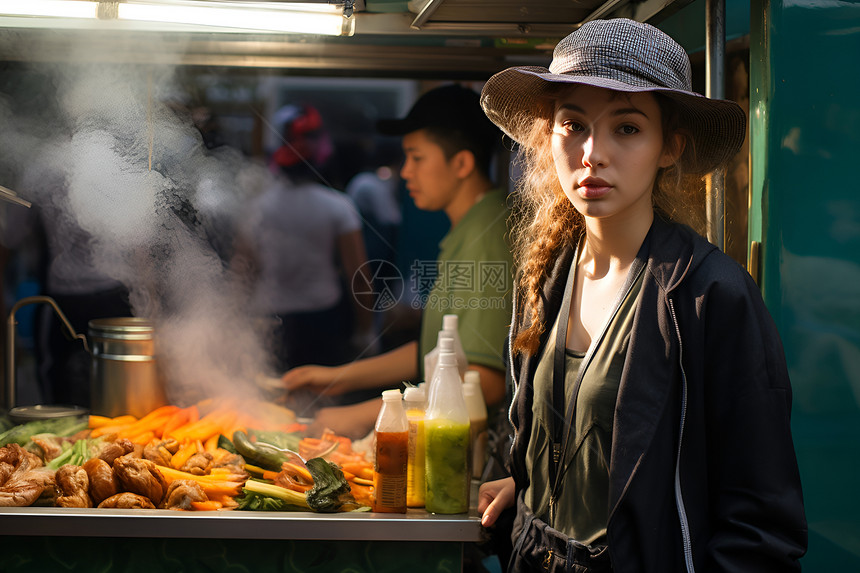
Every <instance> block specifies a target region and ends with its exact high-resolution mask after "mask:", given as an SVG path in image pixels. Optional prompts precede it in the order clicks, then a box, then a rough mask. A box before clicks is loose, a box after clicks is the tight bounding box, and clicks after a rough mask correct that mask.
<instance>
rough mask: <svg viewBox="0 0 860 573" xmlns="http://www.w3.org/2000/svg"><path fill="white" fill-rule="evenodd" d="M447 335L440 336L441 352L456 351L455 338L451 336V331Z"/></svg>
mask: <svg viewBox="0 0 860 573" xmlns="http://www.w3.org/2000/svg"><path fill="white" fill-rule="evenodd" d="M445 334H446V335H447V336H445V337H444V338H442V337H441V336H440V337H439V342H438V345H439V352H454V339H453V338H452V337H451V333H450V332H446V333H445Z"/></svg>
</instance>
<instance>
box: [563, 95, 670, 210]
mask: <svg viewBox="0 0 860 573" xmlns="http://www.w3.org/2000/svg"><path fill="white" fill-rule="evenodd" d="M552 153H553V160H554V162H555V169H556V173H557V174H558V178H559V181H560V183H561V187H562V189H563V190H564V193H565V195H567V197H568V199H570V202H571V203H573V206H574V207H575V208H576V210H577V211H579V212H580V213H582V215H583V216H585V217H586V218H589V217H591V218H597V219H608V218H619V217H620V218H622V219H623V218H626V217H627V216H634V217H635V216H638V215H643V216H647V217H650V216H651V210H652V206H651V191H652V188H653V186H654V180H655V179H656V176H657V171H658V169H659V168H661V167H668V166H669V165H671V164H672V162H673V160H674V158H673V157H672V155H671V154H670V153H668V152H666V151H665V150H664V145H663V128H662V118H661V113H660V106H659V105H658V104H657V100H656V99H655V98H654V96H653V95H651V94H649V93H634V94H624V93H620V92H615V91H612V90H607V89H602V88H595V87H591V86H571V87H569V88H566V89H565V91H563V92H562V93H561V94H560V95H559V97H558V99H557V100H556V102H555V114H554V117H553V128H552Z"/></svg>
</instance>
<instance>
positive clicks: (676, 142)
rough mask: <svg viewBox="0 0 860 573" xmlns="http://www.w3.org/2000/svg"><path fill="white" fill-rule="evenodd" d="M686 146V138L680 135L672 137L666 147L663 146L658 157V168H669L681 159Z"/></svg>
mask: <svg viewBox="0 0 860 573" xmlns="http://www.w3.org/2000/svg"><path fill="white" fill-rule="evenodd" d="M686 145H687V138H685V137H684V135H683V134H681V133H676V134H675V135H673V136H672V137H671V138H670V139H669V141H668V142H667V143H666V145H664V146H663V154H662V155H661V156H660V161H659V163H658V165H659V166H660V167H664V168H665V167H669V166H671V165H672V164H674V163H675V162H676V161H678V160H679V159H680V158H681V155H682V154H683V153H684V147H686Z"/></svg>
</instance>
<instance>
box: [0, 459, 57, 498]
mask: <svg viewBox="0 0 860 573" xmlns="http://www.w3.org/2000/svg"><path fill="white" fill-rule="evenodd" d="M10 468H11V471H10ZM0 478H2V481H0V507H26V506H29V505H32V504H33V502H35V501H36V500H37V499H39V496H41V495H42V492H43V491H45V489H47V488H53V487H54V485H56V481H55V480H54V472H53V470H49V469H47V468H45V467H42V460H41V459H39V456H37V455H35V454H31V453H30V452H28V451H27V450H25V449H24V448H22V447H21V446H19V445H18V444H9V445H8V446H4V447H2V448H0Z"/></svg>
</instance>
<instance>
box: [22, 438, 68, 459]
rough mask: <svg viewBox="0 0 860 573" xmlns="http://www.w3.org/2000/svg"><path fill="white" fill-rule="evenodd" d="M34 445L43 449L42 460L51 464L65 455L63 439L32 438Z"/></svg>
mask: <svg viewBox="0 0 860 573" xmlns="http://www.w3.org/2000/svg"><path fill="white" fill-rule="evenodd" d="M30 439H31V440H33V443H34V444H36V445H37V446H39V447H40V448H42V459H43V460H45V461H46V462H49V461H51V460H53V459H54V458H56V457H57V456H59V455H60V454H62V453H63V446H62V443H63V442H62V439H57V438H40V437H38V436H31V437H30Z"/></svg>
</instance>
